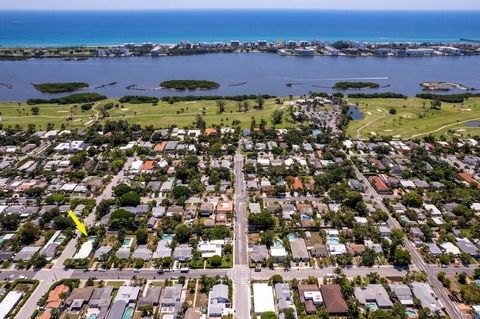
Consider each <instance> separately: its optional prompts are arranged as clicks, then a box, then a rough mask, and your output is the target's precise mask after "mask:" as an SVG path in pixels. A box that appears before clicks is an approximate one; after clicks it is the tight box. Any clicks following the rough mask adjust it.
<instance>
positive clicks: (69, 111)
mask: <svg viewBox="0 0 480 319" xmlns="http://www.w3.org/2000/svg"><path fill="white" fill-rule="evenodd" d="M38 107H39V108H40V113H39V114H38V115H32V111H31V108H32V105H27V104H26V103H0V124H2V125H3V127H5V128H6V127H8V126H12V127H15V126H16V125H17V124H18V125H20V127H22V128H27V127H28V125H29V124H34V125H35V127H36V129H37V130H44V129H45V128H46V127H47V123H53V124H54V125H55V128H60V126H61V125H62V123H65V125H66V126H67V127H68V128H75V127H83V126H85V123H87V122H88V121H89V120H90V118H91V117H92V116H93V115H94V111H92V110H90V111H86V112H82V110H81V109H80V106H76V107H75V106H74V105H57V104H42V105H38Z"/></svg>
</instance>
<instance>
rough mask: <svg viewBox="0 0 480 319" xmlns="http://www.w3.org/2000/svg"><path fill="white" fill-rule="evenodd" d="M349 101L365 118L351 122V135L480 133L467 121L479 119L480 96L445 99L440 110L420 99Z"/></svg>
mask: <svg viewBox="0 0 480 319" xmlns="http://www.w3.org/2000/svg"><path fill="white" fill-rule="evenodd" d="M348 102H349V103H351V104H358V107H359V108H360V111H361V112H362V113H363V115H364V118H363V119H362V120H359V121H351V122H350V124H349V126H348V128H347V135H348V136H349V137H350V138H360V139H367V138H369V137H370V136H372V135H376V136H392V137H395V138H401V139H411V138H417V137H422V136H426V135H429V134H431V135H434V136H440V135H449V136H459V137H462V136H468V135H469V134H470V135H475V134H479V133H480V128H476V127H475V128H471V127H467V126H466V125H465V123H464V122H465V121H468V120H480V98H470V99H468V100H466V101H465V102H464V103H463V105H462V104H460V103H457V104H455V103H445V102H443V103H442V106H441V109H440V110H434V109H431V107H430V101H429V100H423V99H419V98H408V99H407V100H404V99H349V101H348ZM390 110H395V111H390ZM390 112H392V113H395V114H390Z"/></svg>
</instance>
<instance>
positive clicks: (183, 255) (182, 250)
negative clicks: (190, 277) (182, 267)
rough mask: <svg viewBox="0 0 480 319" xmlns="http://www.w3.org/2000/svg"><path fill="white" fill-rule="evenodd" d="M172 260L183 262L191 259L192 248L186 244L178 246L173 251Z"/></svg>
mask: <svg viewBox="0 0 480 319" xmlns="http://www.w3.org/2000/svg"><path fill="white" fill-rule="evenodd" d="M173 259H175V260H177V261H180V262H184V261H188V260H191V259H192V247H190V246H188V245H187V244H182V245H178V246H177V247H175V250H174V251H173Z"/></svg>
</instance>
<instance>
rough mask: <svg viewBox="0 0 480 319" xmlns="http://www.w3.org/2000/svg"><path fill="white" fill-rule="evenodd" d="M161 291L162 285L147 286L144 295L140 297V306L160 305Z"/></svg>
mask: <svg viewBox="0 0 480 319" xmlns="http://www.w3.org/2000/svg"><path fill="white" fill-rule="evenodd" d="M161 292H162V288H160V287H154V286H148V287H147V288H145V291H144V293H143V296H140V298H139V299H138V303H137V305H138V307H142V306H147V305H152V306H158V304H159V300H160V293H161Z"/></svg>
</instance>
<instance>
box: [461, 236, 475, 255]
mask: <svg viewBox="0 0 480 319" xmlns="http://www.w3.org/2000/svg"><path fill="white" fill-rule="evenodd" d="M456 239H457V246H458V248H460V250H461V251H462V252H464V253H466V254H469V255H470V256H472V257H477V256H478V255H479V251H478V248H477V246H475V245H474V244H473V243H472V242H471V241H470V240H469V239H468V238H456Z"/></svg>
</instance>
